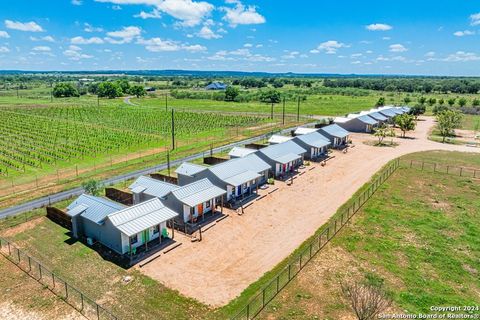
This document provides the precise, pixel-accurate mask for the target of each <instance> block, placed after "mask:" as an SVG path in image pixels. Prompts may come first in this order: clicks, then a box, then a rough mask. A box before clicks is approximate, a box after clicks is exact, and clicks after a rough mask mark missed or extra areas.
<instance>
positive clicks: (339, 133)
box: [320, 124, 350, 138]
mask: <svg viewBox="0 0 480 320" xmlns="http://www.w3.org/2000/svg"><path fill="white" fill-rule="evenodd" d="M320 131H323V132H326V133H327V134H329V135H331V136H333V137H337V138H345V137H348V135H349V134H350V132H348V131H347V130H345V129H343V128H342V127H340V126H339V125H338V124H331V125H328V126H325V127H322V128H320Z"/></svg>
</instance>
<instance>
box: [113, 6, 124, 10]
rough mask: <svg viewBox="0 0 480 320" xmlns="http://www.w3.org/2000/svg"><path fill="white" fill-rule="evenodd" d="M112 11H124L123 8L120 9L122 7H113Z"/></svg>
mask: <svg viewBox="0 0 480 320" xmlns="http://www.w3.org/2000/svg"><path fill="white" fill-rule="evenodd" d="M112 10H115V11H119V10H122V7H120V6H112Z"/></svg>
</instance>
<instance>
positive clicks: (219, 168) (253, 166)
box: [208, 148, 270, 183]
mask: <svg viewBox="0 0 480 320" xmlns="http://www.w3.org/2000/svg"><path fill="white" fill-rule="evenodd" d="M265 149H266V148H265ZM269 169H270V165H269V164H268V163H266V162H265V161H263V160H262V159H261V158H260V157H259V156H257V155H256V154H255V153H251V154H249V155H247V156H245V157H243V158H236V159H231V160H228V161H225V162H222V163H219V164H216V165H214V166H211V167H210V168H208V170H210V172H212V173H213V174H214V175H215V176H217V177H218V178H219V179H220V180H223V181H225V182H227V179H229V178H231V177H233V176H236V175H239V174H241V173H244V172H247V171H252V172H255V173H261V172H263V171H266V170H269ZM247 181H249V180H247ZM245 182H246V181H245ZM227 183H228V182H227Z"/></svg>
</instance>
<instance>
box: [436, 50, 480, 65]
mask: <svg viewBox="0 0 480 320" xmlns="http://www.w3.org/2000/svg"><path fill="white" fill-rule="evenodd" d="M478 60H480V56H478V55H477V54H475V53H473V52H464V51H457V52H455V53H454V54H451V55H449V56H448V57H446V58H445V59H443V61H447V62H469V61H478Z"/></svg>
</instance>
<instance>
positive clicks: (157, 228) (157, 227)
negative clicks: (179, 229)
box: [153, 224, 160, 234]
mask: <svg viewBox="0 0 480 320" xmlns="http://www.w3.org/2000/svg"><path fill="white" fill-rule="evenodd" d="M159 232H160V226H159V225H158V224H157V225H156V226H154V227H153V234H157V233H159Z"/></svg>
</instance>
